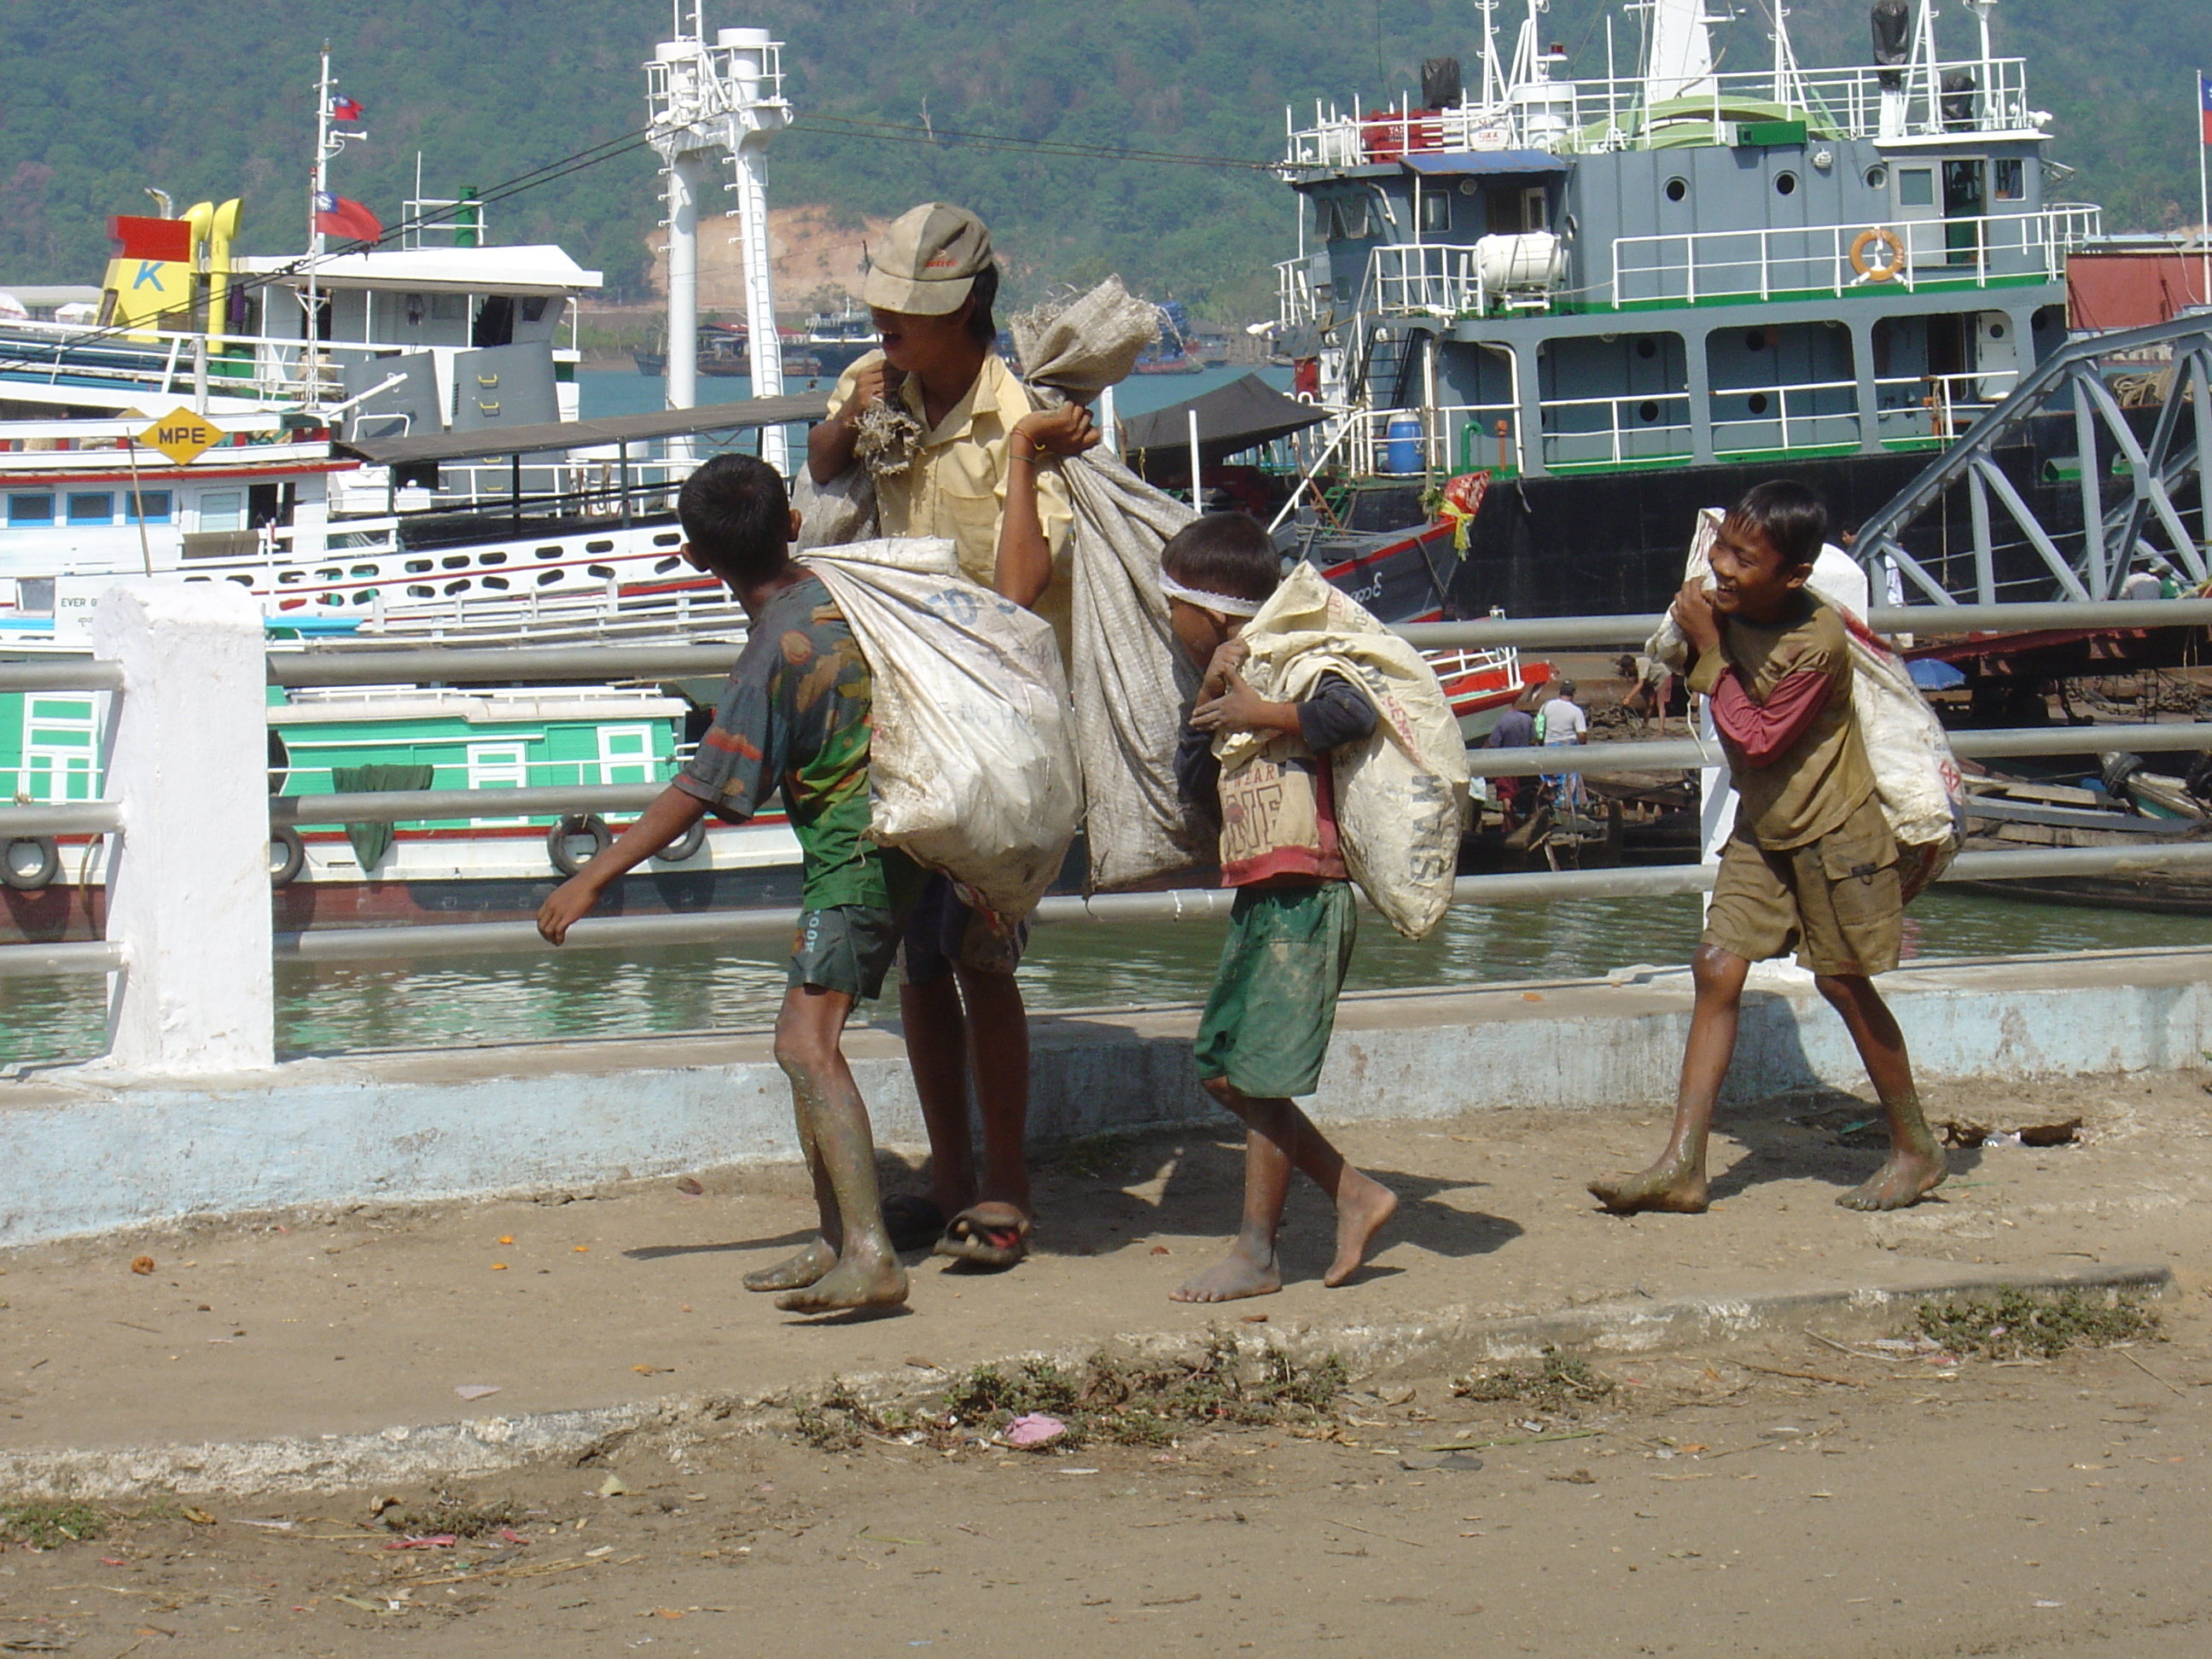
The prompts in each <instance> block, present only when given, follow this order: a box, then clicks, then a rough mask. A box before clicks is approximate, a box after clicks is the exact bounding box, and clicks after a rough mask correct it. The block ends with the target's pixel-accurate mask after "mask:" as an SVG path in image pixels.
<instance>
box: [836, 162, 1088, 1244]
mask: <svg viewBox="0 0 2212 1659" xmlns="http://www.w3.org/2000/svg"><path fill="white" fill-rule="evenodd" d="M998 289H999V269H998V264H997V263H996V261H995V260H994V258H993V256H992V252H991V235H990V232H989V231H988V230H987V229H986V228H984V225H983V222H982V221H981V220H980V219H978V218H977V217H976V216H975V215H974V214H972V213H969V211H967V210H965V209H964V208H957V207H953V206H951V205H949V204H945V203H942V202H927V203H924V204H922V205H921V206H920V207H917V208H915V209H913V210H911V211H909V212H908V213H905V214H903V215H902V216H900V217H899V218H898V219H897V220H896V222H893V224H892V225H891V228H890V232H889V234H887V235H886V236H885V238H884V241H883V242H882V243H881V244H879V245H878V246H873V247H872V248H871V249H870V250H869V263H868V271H867V276H866V279H865V281H864V283H862V286H861V290H860V297H861V299H862V300H863V301H865V302H866V305H867V307H868V309H869V313H870V314H871V316H872V318H873V319H874V322H875V326H876V331H877V333H878V335H879V336H880V337H881V338H882V341H883V349H882V350H880V351H878V352H871V353H869V354H868V355H867V356H865V357H862V358H861V359H860V360H859V361H858V362H855V363H854V364H853V366H852V367H851V368H848V369H847V370H846V371H845V373H844V374H843V375H842V377H841V378H840V379H839V380H838V382H837V387H836V392H834V393H833V394H832V395H831V398H830V414H829V419H828V420H826V421H823V422H822V423H821V424H820V425H818V426H817V427H816V428H814V429H813V430H812V431H811V433H810V434H808V435H807V441H806V464H807V469H808V471H810V472H811V474H812V475H813V477H814V480H815V482H816V483H829V481H830V480H831V479H833V478H835V477H837V476H838V475H839V474H841V473H842V472H843V471H845V469H846V468H847V467H848V466H850V465H852V464H853V459H854V442H855V439H856V437H857V435H858V426H859V422H860V416H861V414H862V413H863V411H865V410H866V409H867V408H868V407H869V406H870V405H871V404H878V403H889V404H893V405H894V406H895V407H898V408H902V409H903V410H905V411H906V413H907V414H908V415H909V416H912V417H913V419H914V421H915V422H916V423H917V424H918V426H919V427H920V428H921V436H920V438H919V439H918V441H916V442H915V447H914V450H913V454H912V459H910V460H909V461H908V463H907V464H906V465H905V466H904V467H903V468H902V470H898V471H878V472H877V474H876V478H875V485H876V501H877V506H878V514H879V516H880V519H881V522H882V528H883V533H884V535H886V536H941V537H944V538H947V539H949V540H950V541H951V543H952V544H953V546H954V548H955V549H956V550H957V553H958V556H959V560H960V568H962V569H963V571H965V572H966V573H967V574H968V575H969V577H970V578H972V579H973V580H975V581H978V582H981V583H982V584H983V586H986V587H989V588H991V589H993V590H994V591H995V592H999V593H1000V594H1002V595H1004V596H1005V597H1006V598H1007V599H1012V600H1013V601H1014V602H1015V603H1016V604H1018V605H1025V606H1027V607H1028V608H1029V609H1030V610H1032V611H1036V613H1037V614H1038V615H1040V616H1042V617H1044V619H1045V620H1046V621H1048V622H1049V623H1051V624H1052V625H1053V629H1054V633H1055V634H1057V635H1059V637H1060V643H1061V647H1062V649H1063V650H1065V649H1066V643H1067V639H1068V629H1069V614H1070V613H1069V583H1068V581H1067V580H1066V569H1065V562H1066V550H1067V533H1068V527H1069V525H1070V523H1071V522H1072V520H1073V513H1072V512H1071V510H1070V508H1069V506H1068V498H1067V490H1066V485H1065V484H1064V483H1062V481H1061V479H1060V474H1059V468H1058V461H1059V459H1060V457H1063V456H1067V455H1075V454H1079V453H1082V452H1083V451H1084V450H1085V449H1088V448H1090V447H1091V446H1092V445H1093V444H1095V443H1097V441H1098V440H1097V435H1096V434H1095V433H1093V432H1092V430H1091V416H1090V413H1089V411H1088V410H1085V409H1083V408H1082V407H1081V406H1080V405H1079V404H1066V405H1065V406H1063V407H1061V408H1059V409H1054V410H1039V409H1037V408H1036V406H1035V405H1034V404H1032V403H1031V402H1030V395H1029V392H1028V391H1027V390H1026V389H1025V388H1024V386H1023V385H1022V383H1021V381H1020V380H1019V379H1018V377H1017V376H1016V375H1015V374H1014V372H1013V370H1012V368H1009V367H1008V366H1007V365H1006V363H1005V362H1002V361H1000V358H999V356H998V355H997V353H996V351H995V350H994V345H995V343H996V341H997V338H998V325H997V324H996V323H995V322H994V319H993V318H992V315H991V306H992V302H993V301H994V300H995V299H996V298H997V295H998ZM1022 944H1023V940H1022V937H1021V935H1020V933H1019V932H1018V931H1017V933H1015V934H1013V935H1012V936H1007V935H1003V934H1000V933H994V931H993V930H992V929H991V928H990V927H988V926H987V924H986V922H985V921H984V920H983V919H982V918H981V916H979V915H976V914H975V913H974V912H973V911H971V910H970V909H969V908H968V907H967V906H966V905H964V904H963V903H962V902H960V900H959V898H958V897H957V895H956V894H955V892H954V890H953V887H952V884H951V881H950V880H949V879H948V878H945V877H944V876H942V875H939V876H935V877H933V878H932V880H931V882H930V884H929V887H928V889H927V891H926V892H925V893H924V895H923V897H922V900H921V903H920V904H919V905H918V906H917V907H916V908H915V915H914V918H913V920H912V921H911V922H910V923H909V924H908V929H907V934H906V939H905V943H904V946H903V949H902V957H901V975H902V984H901V986H900V990H899V1015H900V1019H901V1022H902V1024H903V1025H904V1026H905V1028H906V1042H907V1059H908V1063H909V1064H911V1065H912V1066H913V1068H914V1078H915V1092H916V1093H917V1094H918V1095H919V1096H920V1097H921V1109H922V1116H923V1120H924V1121H925V1122H926V1123H927V1126H928V1128H929V1147H930V1189H929V1193H928V1195H927V1197H924V1196H922V1195H921V1194H900V1195H898V1196H896V1197H894V1198H893V1199H891V1200H890V1202H889V1203H887V1204H886V1205H885V1206H884V1211H885V1218H886V1220H887V1221H888V1222H889V1223H890V1227H891V1234H892V1237H893V1239H894V1241H895V1242H896V1243H898V1244H899V1245H900V1246H901V1248H914V1247H916V1246H919V1245H921V1244H924V1243H929V1242H930V1241H931V1240H933V1239H935V1240H936V1241H937V1247H938V1249H939V1252H940V1253H941V1254H944V1255H951V1256H955V1257H958V1258H961V1259H963V1260H966V1261H972V1262H975V1263H976V1264H978V1265H981V1266H986V1267H1011V1266H1012V1264H1013V1263H1014V1262H1016V1261H1019V1260H1020V1259H1021V1258H1022V1256H1023V1255H1024V1254H1025V1253H1026V1251H1027V1249H1028V1238H1029V1231H1030V1190H1029V1169H1028V1164H1027V1162H1026V1160H1025V1158H1024V1150H1023V1142H1024V1135H1025V1133H1026V1131H1027V1127H1028V1119H1029V1025H1028V1014H1027V1012H1026V1010H1024V1007H1023V1006H1022V997H1021V991H1020V988H1019V987H1018V985H1017V984H1016V983H1015V981H1014V969H1015V968H1016V967H1017V966H1018V964H1019V963H1020V961H1021V952H1022ZM971 1079H972V1082H973V1085H974V1090H975V1103H976V1108H977V1111H978V1115H980V1116H981V1120H982V1127H983V1157H982V1163H981V1169H980V1170H978V1168H977V1166H976V1161H975V1152H974V1148H973V1146H972V1144H971V1141H970V1139H969V1127H968V1094H969V1085H970V1081H971ZM979 1200H981V1201H979Z"/></svg>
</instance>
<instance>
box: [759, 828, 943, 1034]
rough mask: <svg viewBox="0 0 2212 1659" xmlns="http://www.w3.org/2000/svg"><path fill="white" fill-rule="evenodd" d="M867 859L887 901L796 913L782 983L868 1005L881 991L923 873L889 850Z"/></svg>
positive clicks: (916, 895)
mask: <svg viewBox="0 0 2212 1659" xmlns="http://www.w3.org/2000/svg"><path fill="white" fill-rule="evenodd" d="M867 856H869V857H870V858H872V859H879V860H882V864H883V873H884V891H885V892H886V893H887V894H888V895H889V896H890V903H888V904H833V905H828V906H825V907H823V908H821V909H818V910H801V911H800V912H799V927H798V928H797V929H796V930H795V931H794V932H793V934H792V937H791V966H790V968H789V969H788V971H787V975H786V980H787V983H790V984H792V985H812V986H817V987H820V988H821V989H823V990H825V991H842V992H843V993H844V994H846V995H847V996H848V997H850V998H852V999H853V1000H854V1001H855V1002H866V1001H868V1000H872V999H873V998H874V997H875V996H877V995H878V994H880V993H881V992H882V990H883V988H884V975H885V974H887V973H888V972H890V965H891V959H892V958H893V957H896V955H897V954H898V947H899V940H900V939H902V938H904V937H905V934H906V922H907V917H908V915H909V914H910V913H911V912H912V911H913V909H914V907H915V902H916V901H917V900H919V899H920V898H921V890H922V884H923V882H924V881H925V879H926V878H927V875H928V872H927V871H926V870H924V869H923V868H922V867H921V866H920V865H918V864H916V863H915V861H914V860H912V859H910V858H908V857H907V856H906V854H903V853H900V852H896V851H894V850H890V849H884V848H878V849H872V850H871V851H870V852H869V854H867Z"/></svg>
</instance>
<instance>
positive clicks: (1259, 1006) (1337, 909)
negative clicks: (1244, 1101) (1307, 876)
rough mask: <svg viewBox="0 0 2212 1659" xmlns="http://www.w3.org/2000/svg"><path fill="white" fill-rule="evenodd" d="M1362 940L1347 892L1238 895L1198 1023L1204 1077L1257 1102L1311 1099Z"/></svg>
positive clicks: (1330, 888) (1256, 890)
mask: <svg viewBox="0 0 2212 1659" xmlns="http://www.w3.org/2000/svg"><path fill="white" fill-rule="evenodd" d="M1358 931H1359V913H1358V908H1357V907H1356V906H1355V904H1354V903H1353V902H1352V884H1351V883H1349V882H1345V881H1324V882H1316V883H1314V884H1311V885H1310V886H1299V887H1247V888H1245V889H1244V890H1243V891H1242V892H1240V893H1238V894H1237V902H1236V904H1235V905H1234V906H1233V907H1232V908H1231V910H1230V912H1229V937H1228V938H1227V939H1225V940H1223V941H1222V945H1221V967H1220V969H1218V971H1217V972H1216V973H1215V975H1214V977H1213V994H1212V996H1210V997H1208V998H1207V999H1206V1012H1205V1013H1204V1014H1203V1015H1201V1016H1200V1019H1199V1022H1198V1043H1197V1051H1196V1057H1197V1060H1198V1074H1199V1076H1200V1077H1201V1078H1217V1077H1224V1078H1227V1079H1229V1083H1230V1086H1231V1087H1232V1088H1234V1089H1235V1090H1236V1091H1237V1092H1238V1093H1239V1094H1243V1095H1247V1096H1249V1097H1251V1098H1253V1099H1255V1100H1278V1099H1288V1098H1291V1097H1296V1096H1299V1095H1310V1094H1311V1093H1312V1092H1313V1091H1314V1089H1315V1086H1316V1085H1317V1084H1319V1082H1320V1081H1321V1063H1322V1060H1323V1058H1324V1057H1326V1056H1327V1054H1328V1039H1329V1033H1330V1032H1331V1031H1333V1030H1334V1029H1335V1027H1336V999H1337V995H1338V994H1339V993H1340V992H1341V991H1342V990H1343V989H1344V973H1345V969H1346V968H1347V967H1348V966H1350V965H1351V962H1352V939H1354V938H1355V937H1356V936H1357V935H1358Z"/></svg>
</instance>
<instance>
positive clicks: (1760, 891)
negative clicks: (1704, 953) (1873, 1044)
mask: <svg viewBox="0 0 2212 1659" xmlns="http://www.w3.org/2000/svg"><path fill="white" fill-rule="evenodd" d="M1904 933H1905V904H1904V901H1903V900H1902V899H1901V898H1900V897H1899V889H1898V882H1897V842H1895V841H1894V840H1893V838H1892V837H1891V836H1890V833H1889V821H1888V820H1887V819H1886V818H1885V817H1882V815H1881V803H1880V802H1879V801H1877V800H1875V799H1874V798H1873V797H1872V796H1869V797H1868V798H1867V799H1866V800H1865V801H1864V802H1863V804H1862V805H1860V806H1859V808H1858V810H1857V811H1855V812H1853V813H1852V814H1851V815H1850V817H1848V818H1846V819H1844V822H1843V823H1840V824H1838V825H1837V827H1836V828H1835V829H1832V830H1830V831H1829V832H1828V833H1827V834H1826V835H1825V836H1821V837H1820V839H1819V840H1818V841H1814V842H1808V843H1807V844H1806V845H1804V846H1802V847H1793V848H1790V849H1789V850H1788V851H1786V852H1779V853H1770V852H1764V851H1762V850H1761V849H1759V848H1756V847H1753V845H1752V844H1751V843H1750V842H1747V841H1735V840H1730V841H1729V843H1728V845H1727V846H1726V847H1725V848H1723V849H1722V852H1721V867H1720V871H1719V873H1718V874H1717V875H1716V876H1715V877H1714V878H1713V902H1712V906H1711V908H1710V909H1708V910H1707V911H1706V912H1705V937H1704V938H1703V939H1701V940H1700V941H1699V943H1701V944H1705V945H1718V946H1720V948H1721V949H1722V950H1723V951H1729V952H1731V953H1732V954H1734V955H1735V956H1739V957H1743V958H1744V959H1745V960H1746V961H1747V962H1763V961H1765V959H1766V958H1767V957H1778V956H1780V955H1781V954H1782V953H1783V952H1784V951H1788V950H1790V948H1791V947H1793V946H1794V947H1796V952H1797V960H1798V962H1799V963H1801V964H1802V966H1804V967H1806V968H1808V969H1811V970H1812V971H1813V972H1814V973H1816V974H1886V973H1887V972H1888V971H1889V970H1890V969H1893V968H1894V967H1896V966H1897V956H1898V951H1899V947H1900V945H1902V943H1903V939H1904Z"/></svg>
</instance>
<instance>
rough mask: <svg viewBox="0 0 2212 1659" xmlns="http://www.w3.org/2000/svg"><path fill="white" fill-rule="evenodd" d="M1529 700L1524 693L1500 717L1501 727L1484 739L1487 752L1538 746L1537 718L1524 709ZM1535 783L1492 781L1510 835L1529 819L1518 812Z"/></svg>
mask: <svg viewBox="0 0 2212 1659" xmlns="http://www.w3.org/2000/svg"><path fill="white" fill-rule="evenodd" d="M1526 700H1527V694H1526V693H1523V694H1522V696H1520V697H1516V698H1515V699H1514V702H1513V706H1512V707H1511V708H1508V709H1506V710H1505V712H1504V714H1500V715H1498V724H1497V725H1495V726H1492V727H1491V728H1490V735H1489V736H1488V737H1487V738H1484V739H1483V744H1482V746H1483V747H1484V748H1486V749H1533V748H1534V747H1535V746H1536V717H1535V716H1534V714H1530V713H1529V712H1528V710H1527V709H1526V708H1522V706H1521V705H1522V702H1525V701H1526ZM1530 782H1531V780H1530V779H1528V778H1492V779H1491V781H1490V787H1491V788H1492V791H1494V792H1495V793H1496V794H1497V796H1498V807H1499V810H1500V811H1502V812H1503V813H1504V820H1505V823H1504V828H1505V830H1506V832H1507V833H1508V834H1509V835H1510V834H1511V833H1512V831H1513V829H1514V828H1515V826H1516V825H1517V824H1518V823H1520V821H1521V819H1522V817H1524V816H1526V815H1525V814H1522V813H1519V812H1517V811H1516V810H1515V809H1516V807H1517V806H1518V805H1520V801H1521V796H1522V792H1523V791H1525V790H1526V789H1527V788H1528V786H1529V784H1530Z"/></svg>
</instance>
